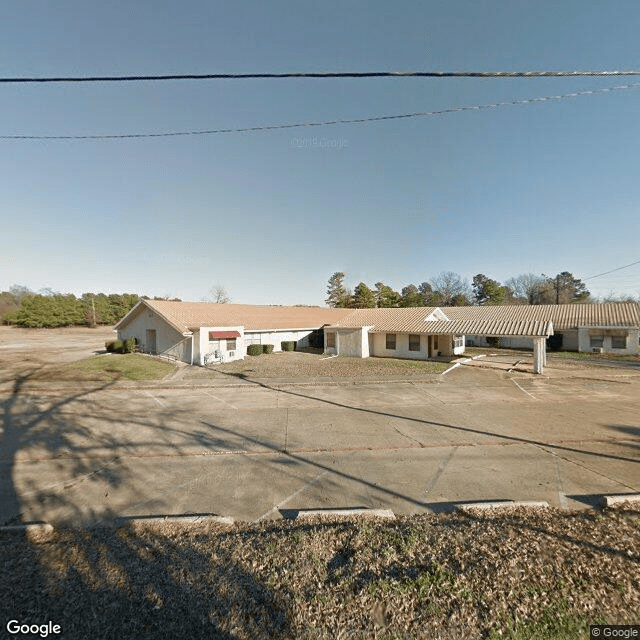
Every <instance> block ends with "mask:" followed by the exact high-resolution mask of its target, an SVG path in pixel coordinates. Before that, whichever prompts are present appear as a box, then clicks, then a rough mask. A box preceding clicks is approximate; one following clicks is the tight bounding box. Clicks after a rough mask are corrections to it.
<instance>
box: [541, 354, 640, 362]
mask: <svg viewBox="0 0 640 640" xmlns="http://www.w3.org/2000/svg"><path fill="white" fill-rule="evenodd" d="M547 355H548V356H553V357H556V358H567V359H570V360H621V361H625V360H627V361H631V362H640V354H631V353H628V354H625V355H616V354H615V353H588V352H587V351H552V352H549V353H548V354H547Z"/></svg>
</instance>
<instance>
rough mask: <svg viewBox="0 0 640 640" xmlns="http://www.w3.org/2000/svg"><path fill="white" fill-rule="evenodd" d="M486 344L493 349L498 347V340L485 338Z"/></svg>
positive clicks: (491, 337) (493, 337)
mask: <svg viewBox="0 0 640 640" xmlns="http://www.w3.org/2000/svg"><path fill="white" fill-rule="evenodd" d="M487 344H488V345H489V346H490V347H493V348H494V349H495V348H497V347H499V346H500V338H496V337H495V336H489V337H488V338H487Z"/></svg>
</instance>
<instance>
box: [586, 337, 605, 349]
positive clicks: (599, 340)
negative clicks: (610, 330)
mask: <svg viewBox="0 0 640 640" xmlns="http://www.w3.org/2000/svg"><path fill="white" fill-rule="evenodd" d="M603 343H604V336H589V346H590V347H591V348H592V349H594V348H596V347H601V346H602V345H603Z"/></svg>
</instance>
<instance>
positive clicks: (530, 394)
mask: <svg viewBox="0 0 640 640" xmlns="http://www.w3.org/2000/svg"><path fill="white" fill-rule="evenodd" d="M509 380H511V382H513V384H515V385H516V387H518V389H520V391H522V392H523V393H526V394H527V395H528V396H531V397H532V398H533V399H534V400H537V399H538V398H536V397H535V396H534V395H533V394H532V393H529V392H528V391H527V390H526V389H523V388H522V387H521V386H520V385H519V384H518V383H517V382H516V381H515V380H514V379H513V378H509Z"/></svg>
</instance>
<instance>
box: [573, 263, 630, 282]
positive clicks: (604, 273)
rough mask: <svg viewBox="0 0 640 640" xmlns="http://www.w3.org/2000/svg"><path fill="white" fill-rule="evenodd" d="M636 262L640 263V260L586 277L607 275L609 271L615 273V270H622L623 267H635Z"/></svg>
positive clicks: (590, 278)
mask: <svg viewBox="0 0 640 640" xmlns="http://www.w3.org/2000/svg"><path fill="white" fill-rule="evenodd" d="M636 264H640V260H636V261H635V262H631V263H629V264H625V265H624V266H622V267H616V268H615V269H611V271H604V272H603V273H598V274H597V275H595V276H589V277H588V278H585V280H593V278H599V277H600V276H606V275H607V274H609V273H613V272H614V271H621V270H622V269H628V268H629V267H633V266H634V265H636Z"/></svg>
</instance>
